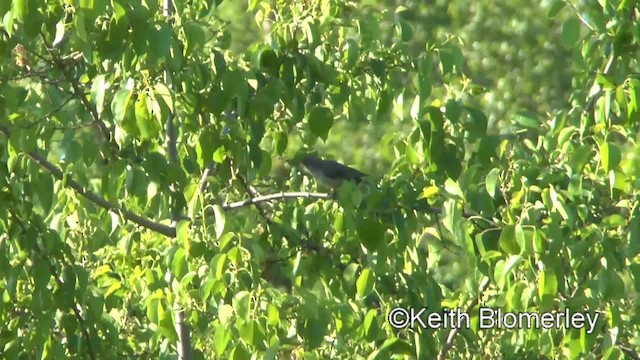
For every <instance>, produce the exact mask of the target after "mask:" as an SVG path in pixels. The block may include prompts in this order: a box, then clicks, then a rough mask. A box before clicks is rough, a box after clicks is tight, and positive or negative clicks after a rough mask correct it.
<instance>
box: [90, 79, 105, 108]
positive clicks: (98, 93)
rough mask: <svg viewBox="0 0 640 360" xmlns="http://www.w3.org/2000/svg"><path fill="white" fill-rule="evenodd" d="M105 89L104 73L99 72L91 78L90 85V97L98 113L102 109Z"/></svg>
mask: <svg viewBox="0 0 640 360" xmlns="http://www.w3.org/2000/svg"><path fill="white" fill-rule="evenodd" d="M106 90H107V82H106V80H105V76H104V74H100V75H98V76H96V77H95V78H94V79H93V84H92V85H91V99H93V102H94V103H95V104H96V111H97V112H98V115H101V114H102V111H103V110H104V98H105V93H106Z"/></svg>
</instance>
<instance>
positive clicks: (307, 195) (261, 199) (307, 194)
mask: <svg viewBox="0 0 640 360" xmlns="http://www.w3.org/2000/svg"><path fill="white" fill-rule="evenodd" d="M297 198H316V199H323V200H330V199H333V197H332V196H331V194H327V193H312V192H287V193H285V192H280V193H276V194H270V195H263V196H257V197H254V198H249V199H246V200H242V201H236V202H232V203H226V204H223V205H222V208H223V209H224V210H231V209H237V208H241V207H244V206H249V205H255V204H258V203H261V202H265V201H273V200H285V199H297Z"/></svg>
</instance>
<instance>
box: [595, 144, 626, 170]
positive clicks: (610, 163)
mask: <svg viewBox="0 0 640 360" xmlns="http://www.w3.org/2000/svg"><path fill="white" fill-rule="evenodd" d="M600 159H601V160H602V168H603V169H604V171H606V172H609V171H610V170H614V169H616V168H617V167H618V164H620V160H621V159H622V155H621V154H620V149H619V148H618V146H616V145H615V144H612V143H608V142H605V143H603V144H602V145H601V146H600Z"/></svg>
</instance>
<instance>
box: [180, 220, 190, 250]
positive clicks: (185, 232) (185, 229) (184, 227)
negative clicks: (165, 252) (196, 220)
mask: <svg viewBox="0 0 640 360" xmlns="http://www.w3.org/2000/svg"><path fill="white" fill-rule="evenodd" d="M190 225H191V222H189V221H187V220H182V221H179V222H178V224H177V225H176V240H178V242H179V243H181V244H182V246H183V247H184V249H185V251H186V252H187V254H188V253H189V228H190Z"/></svg>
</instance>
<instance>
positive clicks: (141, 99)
mask: <svg viewBox="0 0 640 360" xmlns="http://www.w3.org/2000/svg"><path fill="white" fill-rule="evenodd" d="M135 114H136V124H137V125H138V129H139V130H140V138H141V139H142V140H146V139H155V138H157V137H158V135H159V134H160V130H161V128H160V124H159V123H158V122H157V121H156V119H155V118H154V117H152V116H151V113H150V112H149V108H148V102H147V96H146V95H145V94H144V93H143V94H140V95H139V96H138V98H137V99H136V103H135Z"/></svg>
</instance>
